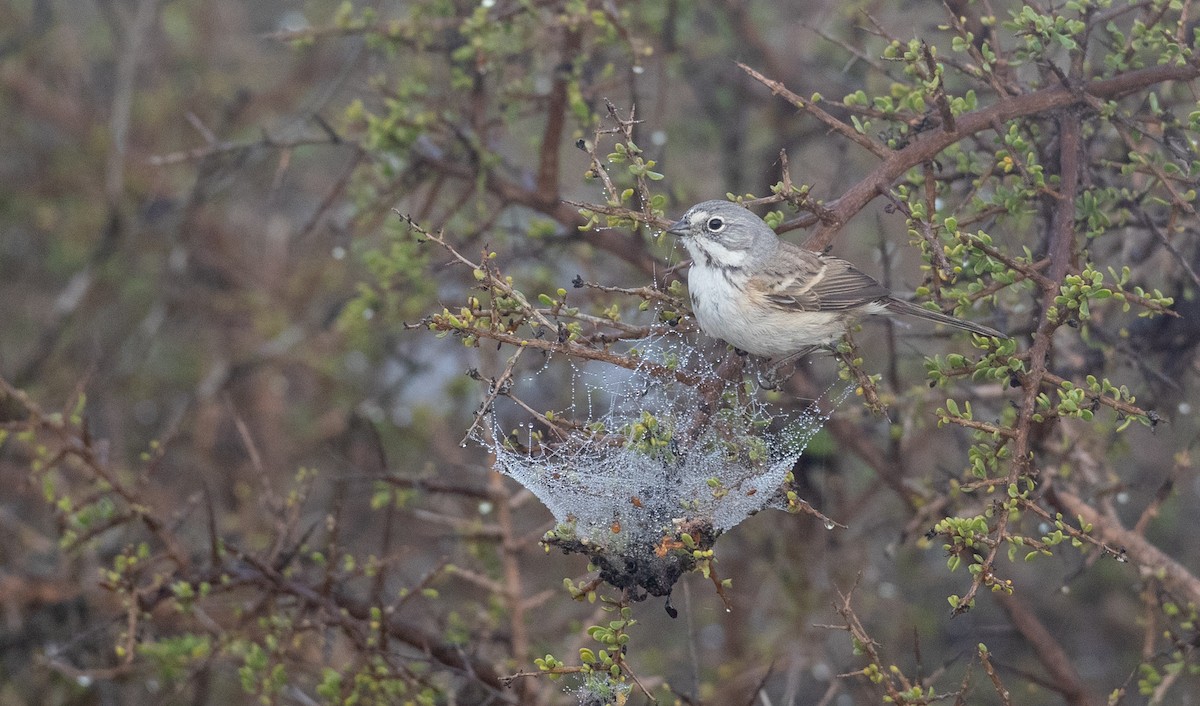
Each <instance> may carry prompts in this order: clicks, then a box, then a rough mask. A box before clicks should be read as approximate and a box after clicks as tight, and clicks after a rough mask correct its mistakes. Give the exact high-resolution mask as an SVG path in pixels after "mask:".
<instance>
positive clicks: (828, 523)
mask: <svg viewBox="0 0 1200 706" xmlns="http://www.w3.org/2000/svg"><path fill="white" fill-rule="evenodd" d="M836 526H837V525H835V524H833V520H825V529H827V530H831V529H833V528H834V527H836Z"/></svg>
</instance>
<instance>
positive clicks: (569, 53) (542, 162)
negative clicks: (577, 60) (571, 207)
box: [537, 29, 582, 203]
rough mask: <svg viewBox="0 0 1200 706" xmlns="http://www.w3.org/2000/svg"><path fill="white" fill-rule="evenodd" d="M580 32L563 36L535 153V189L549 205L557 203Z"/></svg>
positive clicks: (570, 30)
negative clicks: (536, 164)
mask: <svg viewBox="0 0 1200 706" xmlns="http://www.w3.org/2000/svg"><path fill="white" fill-rule="evenodd" d="M581 37H582V35H581V33H580V32H579V31H578V30H572V29H568V30H567V31H566V34H565V35H564V36H563V45H562V50H561V52H560V56H559V61H560V62H561V63H560V65H559V67H558V70H557V71H556V74H557V75H556V76H555V78H554V85H553V86H552V87H551V88H550V96H549V103H548V104H547V106H546V129H545V131H544V132H543V133H542V148H541V150H540V151H539V152H538V175H537V190H538V193H539V194H540V195H541V196H542V198H544V199H546V200H547V201H548V202H549V203H555V202H557V201H558V186H559V185H558V166H559V164H558V163H559V149H560V147H561V146H562V135H563V127H564V126H565V124H566V119H567V89H568V88H569V86H570V79H571V61H572V60H573V58H574V57H575V55H576V54H578V53H579V46H580V41H581Z"/></svg>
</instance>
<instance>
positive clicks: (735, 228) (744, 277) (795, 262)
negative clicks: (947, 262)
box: [666, 200, 1007, 360]
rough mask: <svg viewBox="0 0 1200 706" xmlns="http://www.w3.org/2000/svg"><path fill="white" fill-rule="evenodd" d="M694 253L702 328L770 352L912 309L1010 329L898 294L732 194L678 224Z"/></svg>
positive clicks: (807, 347)
mask: <svg viewBox="0 0 1200 706" xmlns="http://www.w3.org/2000/svg"><path fill="white" fill-rule="evenodd" d="M666 232H667V233H670V234H672V235H675V236H678V237H679V238H680V240H681V242H682V243H683V246H684V247H685V248H686V249H687V251H688V253H689V254H690V255H691V257H692V265H691V268H690V270H689V271H688V292H689V295H690V297H691V303H692V313H693V315H694V316H695V318H696V322H697V323H698V324H699V325H700V329H701V330H702V331H703V332H704V333H705V334H706V335H708V336H711V337H713V338H718V339H721V340H723V341H725V342H726V343H728V344H730V345H732V346H733V347H734V348H736V349H738V350H740V351H743V352H745V353H749V354H751V355H755V356H760V357H762V358H767V359H770V360H780V359H790V358H794V357H797V356H800V355H803V354H804V353H807V352H809V351H811V350H814V349H816V348H820V347H828V346H832V345H833V344H834V343H835V342H836V341H838V340H839V339H841V337H842V336H843V335H844V334H845V333H846V330H847V328H848V327H849V326H850V325H851V324H853V323H854V322H855V321H857V320H858V319H860V318H862V317H863V316H865V315H871V314H878V315H893V314H905V315H908V316H914V317H917V318H921V319H926V320H928V321H935V322H937V323H942V324H947V325H949V326H954V327H956V328H960V329H965V330H967V331H970V332H972V333H977V334H980V335H982V336H991V337H995V338H1007V336H1005V335H1004V334H1003V333H1001V332H999V331H997V330H995V329H993V328H989V327H987V326H983V325H981V324H977V323H974V322H972V321H964V320H963V319H959V318H956V317H953V316H950V315H948V314H943V313H942V312H940V311H932V310H930V309H925V308H922V307H921V306H918V305H917V304H914V303H912V302H909V301H905V300H903V299H898V298H896V297H895V296H893V295H892V293H891V292H890V291H889V290H888V289H887V287H884V286H883V285H882V284H880V283H879V282H878V281H877V280H875V279H874V278H873V277H871V276H870V275H867V274H865V273H864V272H862V270H859V269H858V268H857V267H855V266H854V265H853V264H851V263H850V262H848V261H846V260H843V259H842V258H839V257H833V256H831V255H826V254H823V253H818V252H813V251H811V250H806V249H805V248H802V247H800V246H797V245H794V244H792V243H789V242H787V241H785V240H781V239H780V238H779V236H777V235H776V234H775V231H774V230H772V229H771V227H770V226H769V225H767V223H766V221H764V220H762V219H761V218H759V217H758V216H757V215H755V214H754V213H752V212H750V211H748V210H747V209H745V208H744V207H742V206H739V205H738V204H735V203H732V202H730V201H719V200H714V201H705V202H703V203H698V204H696V205H695V206H692V207H691V208H689V209H688V210H687V212H686V213H684V214H683V217H682V218H680V219H679V220H678V221H676V222H674V223H673V224H671V226H670V227H668V228H667V230H666Z"/></svg>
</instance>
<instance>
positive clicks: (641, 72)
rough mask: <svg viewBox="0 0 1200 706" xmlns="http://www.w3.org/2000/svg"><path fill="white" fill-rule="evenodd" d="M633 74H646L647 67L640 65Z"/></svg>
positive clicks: (634, 69) (634, 68)
mask: <svg viewBox="0 0 1200 706" xmlns="http://www.w3.org/2000/svg"><path fill="white" fill-rule="evenodd" d="M633 72H634V73H635V74H639V75H641V74H644V73H646V67H645V66H642V65H640V64H639V65H638V66H635V67H633Z"/></svg>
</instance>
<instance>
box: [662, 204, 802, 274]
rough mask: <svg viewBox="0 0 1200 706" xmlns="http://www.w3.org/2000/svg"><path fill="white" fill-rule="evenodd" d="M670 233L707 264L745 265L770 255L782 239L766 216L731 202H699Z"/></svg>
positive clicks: (694, 255) (699, 260) (672, 226)
mask: <svg viewBox="0 0 1200 706" xmlns="http://www.w3.org/2000/svg"><path fill="white" fill-rule="evenodd" d="M667 232H668V233H670V234H671V235H676V236H679V237H680V238H681V239H682V240H683V245H684V247H686V248H687V249H688V252H689V253H691V255H692V260H694V261H695V262H696V263H697V264H700V265H702V266H708V267H722V268H724V267H734V268H739V267H745V266H746V265H748V264H752V263H756V262H758V261H760V260H763V259H766V258H768V257H770V256H771V253H773V252H774V251H775V248H776V246H777V245H778V242H779V241H778V238H777V237H776V235H775V231H773V230H771V227H770V226H768V225H767V224H766V222H764V221H763V219H761V218H759V217H758V216H756V215H754V214H753V213H751V212H750V211H747V210H746V209H745V208H742V207H741V206H739V205H737V204H735V203H731V202H729V201H705V202H703V203H698V204H696V205H695V206H692V207H691V208H689V209H688V210H687V213H685V214H683V218H680V219H679V220H678V221H675V222H674V223H673V224H671V227H670V228H668V229H667Z"/></svg>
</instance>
